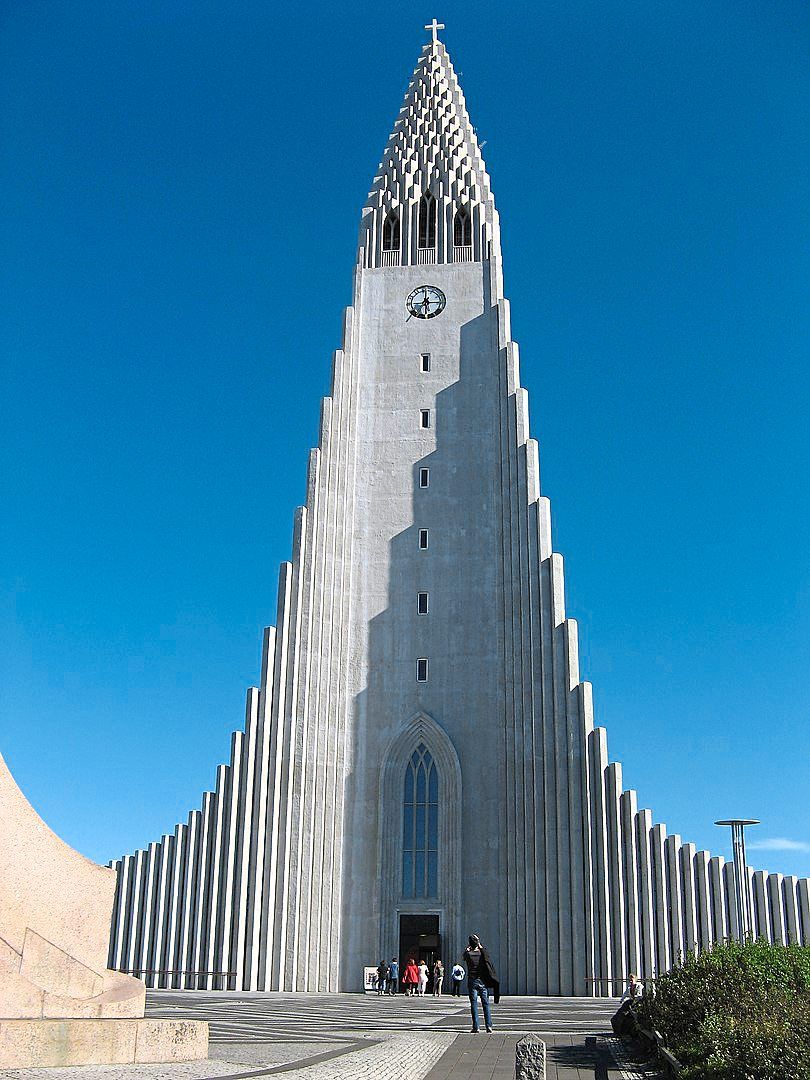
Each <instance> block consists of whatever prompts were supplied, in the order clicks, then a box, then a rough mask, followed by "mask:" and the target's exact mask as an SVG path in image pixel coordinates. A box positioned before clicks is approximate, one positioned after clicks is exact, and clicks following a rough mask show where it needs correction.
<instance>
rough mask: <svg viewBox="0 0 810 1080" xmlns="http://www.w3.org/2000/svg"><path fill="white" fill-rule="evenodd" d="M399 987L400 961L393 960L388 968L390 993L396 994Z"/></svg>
mask: <svg viewBox="0 0 810 1080" xmlns="http://www.w3.org/2000/svg"><path fill="white" fill-rule="evenodd" d="M398 985H399V960H397V958H396V957H394V958H393V960H392V961H391V964H390V965H389V968H388V993H389V994H395V993H396V992H397V986H398Z"/></svg>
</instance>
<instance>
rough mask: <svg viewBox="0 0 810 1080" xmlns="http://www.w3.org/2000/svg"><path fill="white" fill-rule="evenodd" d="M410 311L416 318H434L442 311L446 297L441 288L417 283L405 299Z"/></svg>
mask: <svg viewBox="0 0 810 1080" xmlns="http://www.w3.org/2000/svg"><path fill="white" fill-rule="evenodd" d="M405 303H406V304H407V307H408V311H410V313H411V315H413V316H414V317H415V318H417V319H435V318H436V316H437V315H441V313H442V312H443V311H444V305H445V304H446V303H447V297H446V296H445V295H444V293H443V292H442V290H441V289H439V288H437V287H436V286H435V285H419V286H418V287H417V288H416V289H414V290H413V292H412V293H411V295H410V296H409V297H408V299H407V300H406V301H405Z"/></svg>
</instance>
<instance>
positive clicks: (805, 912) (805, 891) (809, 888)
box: [798, 878, 810, 945]
mask: <svg viewBox="0 0 810 1080" xmlns="http://www.w3.org/2000/svg"><path fill="white" fill-rule="evenodd" d="M798 893H799V926H800V929H801V939H802V940H801V943H802V945H810V881H808V879H807V878H800V879H799V886H798Z"/></svg>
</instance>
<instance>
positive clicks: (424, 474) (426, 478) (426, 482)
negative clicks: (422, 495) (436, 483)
mask: <svg viewBox="0 0 810 1080" xmlns="http://www.w3.org/2000/svg"><path fill="white" fill-rule="evenodd" d="M419 487H430V469H420V470H419Z"/></svg>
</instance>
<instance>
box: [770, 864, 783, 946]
mask: <svg viewBox="0 0 810 1080" xmlns="http://www.w3.org/2000/svg"><path fill="white" fill-rule="evenodd" d="M783 882H784V878H783V876H782V875H781V874H768V877H767V892H768V907H769V908H770V913H771V927H772V929H773V940H774V944H776V945H787V927H786V926H785V901H784V896H783V893H782V885H783Z"/></svg>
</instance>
